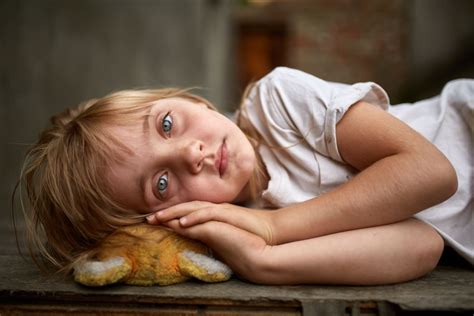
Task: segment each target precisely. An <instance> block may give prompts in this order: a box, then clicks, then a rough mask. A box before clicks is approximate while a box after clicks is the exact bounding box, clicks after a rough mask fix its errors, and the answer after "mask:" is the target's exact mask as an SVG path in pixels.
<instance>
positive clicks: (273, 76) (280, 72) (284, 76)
mask: <svg viewBox="0 0 474 316" xmlns="http://www.w3.org/2000/svg"><path fill="white" fill-rule="evenodd" d="M257 85H260V86H262V85H264V86H271V87H275V88H279V87H280V88H283V87H286V88H287V89H291V88H298V87H299V88H306V89H307V88H309V87H313V88H317V87H319V86H325V85H327V82H326V81H324V80H323V79H321V78H318V77H317V76H315V75H312V74H309V73H306V72H304V71H301V70H297V69H293V68H287V67H277V68H275V69H273V70H272V71H271V72H270V73H268V74H267V75H265V76H264V77H263V78H262V79H260V80H259V81H258V82H257Z"/></svg>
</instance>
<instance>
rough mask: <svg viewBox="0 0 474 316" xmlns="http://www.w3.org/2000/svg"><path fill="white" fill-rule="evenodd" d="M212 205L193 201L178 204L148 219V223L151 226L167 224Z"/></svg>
mask: <svg viewBox="0 0 474 316" xmlns="http://www.w3.org/2000/svg"><path fill="white" fill-rule="evenodd" d="M210 204H212V203H209V202H202V201H191V202H185V203H180V204H176V205H173V206H170V207H168V208H166V209H163V210H160V211H158V212H156V213H153V214H151V215H149V216H148V217H147V221H148V222H149V223H151V224H154V223H158V222H167V221H170V220H172V219H177V218H180V217H183V216H185V215H187V214H189V213H191V212H194V211H196V210H198V209H200V208H203V207H206V206H208V205H210Z"/></svg>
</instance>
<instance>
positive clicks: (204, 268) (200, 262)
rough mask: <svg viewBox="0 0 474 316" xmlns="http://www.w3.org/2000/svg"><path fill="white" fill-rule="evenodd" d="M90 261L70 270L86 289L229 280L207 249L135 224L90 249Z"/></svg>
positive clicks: (225, 269)
mask: <svg viewBox="0 0 474 316" xmlns="http://www.w3.org/2000/svg"><path fill="white" fill-rule="evenodd" d="M91 257H92V258H93V260H92V259H90V260H84V261H81V262H80V263H78V264H77V265H76V266H75V267H74V279H75V281H76V282H79V283H81V284H84V285H88V286H103V285H107V284H112V283H126V284H133V285H153V284H159V285H169V284H174V283H179V282H184V281H186V280H188V279H190V278H192V277H194V278H197V279H199V280H202V281H205V282H221V281H226V280H228V279H229V278H230V276H231V274H232V271H231V270H230V268H229V267H228V266H226V265H225V264H223V263H222V262H220V261H217V260H216V259H214V258H212V257H211V252H210V249H209V248H208V247H206V246H205V245H204V244H202V243H199V242H197V241H194V240H191V239H187V238H184V237H182V236H179V235H178V234H176V233H174V232H172V231H170V230H168V229H166V228H164V227H160V226H152V225H147V224H139V225H132V226H126V227H122V228H120V229H118V230H117V231H115V232H114V233H112V234H111V235H109V236H108V237H106V238H105V239H104V240H103V241H102V242H101V243H100V245H99V246H98V247H97V248H96V249H93V251H92V255H91Z"/></svg>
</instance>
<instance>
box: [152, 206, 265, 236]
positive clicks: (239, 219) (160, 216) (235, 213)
mask: <svg viewBox="0 0 474 316" xmlns="http://www.w3.org/2000/svg"><path fill="white" fill-rule="evenodd" d="M271 215H272V212H271V211H262V210H254V209H249V208H245V207H241V206H237V205H233V204H227V203H224V204H214V203H210V202H202V201H193V202H186V203H181V204H177V205H174V206H171V207H169V208H167V209H164V210H161V211H159V212H157V213H154V214H152V215H150V216H148V217H147V221H148V223H150V224H164V225H165V226H168V225H166V223H167V222H170V221H173V220H179V224H180V226H181V227H183V228H186V227H191V226H195V225H198V224H203V223H206V222H209V221H218V222H222V223H227V224H231V225H233V226H235V227H238V228H241V229H243V230H246V231H248V232H251V233H253V234H255V235H257V236H260V237H261V238H263V240H265V242H266V243H267V244H268V245H272V244H273V243H274V238H273V221H272V217H271ZM176 223H178V221H177V222H176Z"/></svg>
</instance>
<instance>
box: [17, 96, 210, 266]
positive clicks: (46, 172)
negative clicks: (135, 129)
mask: <svg viewBox="0 0 474 316" xmlns="http://www.w3.org/2000/svg"><path fill="white" fill-rule="evenodd" d="M188 91H189V89H175V88H168V89H159V90H125V91H120V92H115V93H112V94H109V95H107V96H105V97H103V98H101V99H92V100H89V101H87V102H84V103H82V104H80V105H79V106H78V107H77V108H74V109H69V110H67V111H65V112H64V113H61V114H59V115H56V116H54V117H52V118H51V126H50V127H49V128H47V129H46V130H45V131H43V132H42V133H41V135H40V137H39V140H38V142H37V143H36V144H35V145H34V146H33V147H32V148H31V149H30V150H29V151H28V152H27V155H26V158H25V161H24V164H23V168H22V172H21V175H20V179H19V181H18V183H17V186H16V188H15V191H14V193H13V199H14V197H15V195H16V192H17V190H18V191H19V193H20V200H21V204H22V210H23V215H24V217H25V224H26V241H27V245H28V250H29V253H30V255H31V257H32V258H33V260H34V262H35V263H36V264H37V265H38V266H39V267H40V268H41V269H42V270H43V271H48V270H49V269H47V266H49V265H50V264H52V265H53V267H54V268H55V270H58V271H60V272H65V273H68V272H69V271H70V270H71V268H72V267H73V266H74V264H75V263H76V262H77V261H78V260H81V259H83V258H84V256H86V255H87V254H88V253H89V252H90V250H91V249H92V248H93V247H94V246H95V245H96V244H97V243H99V242H100V241H101V240H102V239H103V238H104V237H105V236H107V235H109V234H110V233H112V232H113V231H114V230H116V229H117V228H118V227H120V226H124V225H130V224H136V223H139V222H142V221H143V215H141V214H137V212H136V210H130V209H127V208H124V207H123V206H121V205H120V204H118V203H116V202H115V201H114V200H113V199H112V198H111V194H110V192H108V191H107V189H106V188H107V185H106V183H105V180H104V177H102V175H103V174H104V171H105V168H107V166H108V165H109V164H110V163H111V161H114V159H117V158H114V156H115V155H113V154H112V152H113V150H114V149H116V147H115V146H119V147H123V146H124V145H122V144H121V143H120V140H118V139H116V138H114V137H113V135H110V134H109V133H107V132H106V129H105V126H106V125H107V124H110V123H116V124H129V123H133V122H136V121H137V120H139V119H143V118H144V117H146V116H147V115H148V110H149V109H150V107H151V105H152V104H153V102H155V101H157V100H160V99H165V98H172V97H180V98H185V99H188V100H191V101H193V102H201V103H204V104H206V105H207V106H208V107H209V108H211V109H214V110H215V107H214V106H213V105H212V104H211V103H210V102H209V101H207V100H206V99H204V98H201V97H199V96H196V95H194V94H191V93H189V92H188ZM22 186H23V187H24V188H25V189H26V196H25V194H23V192H22ZM12 211H13V212H14V209H12ZM15 227H16V226H15ZM45 241H47V243H46V244H45ZM43 259H45V260H43Z"/></svg>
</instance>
